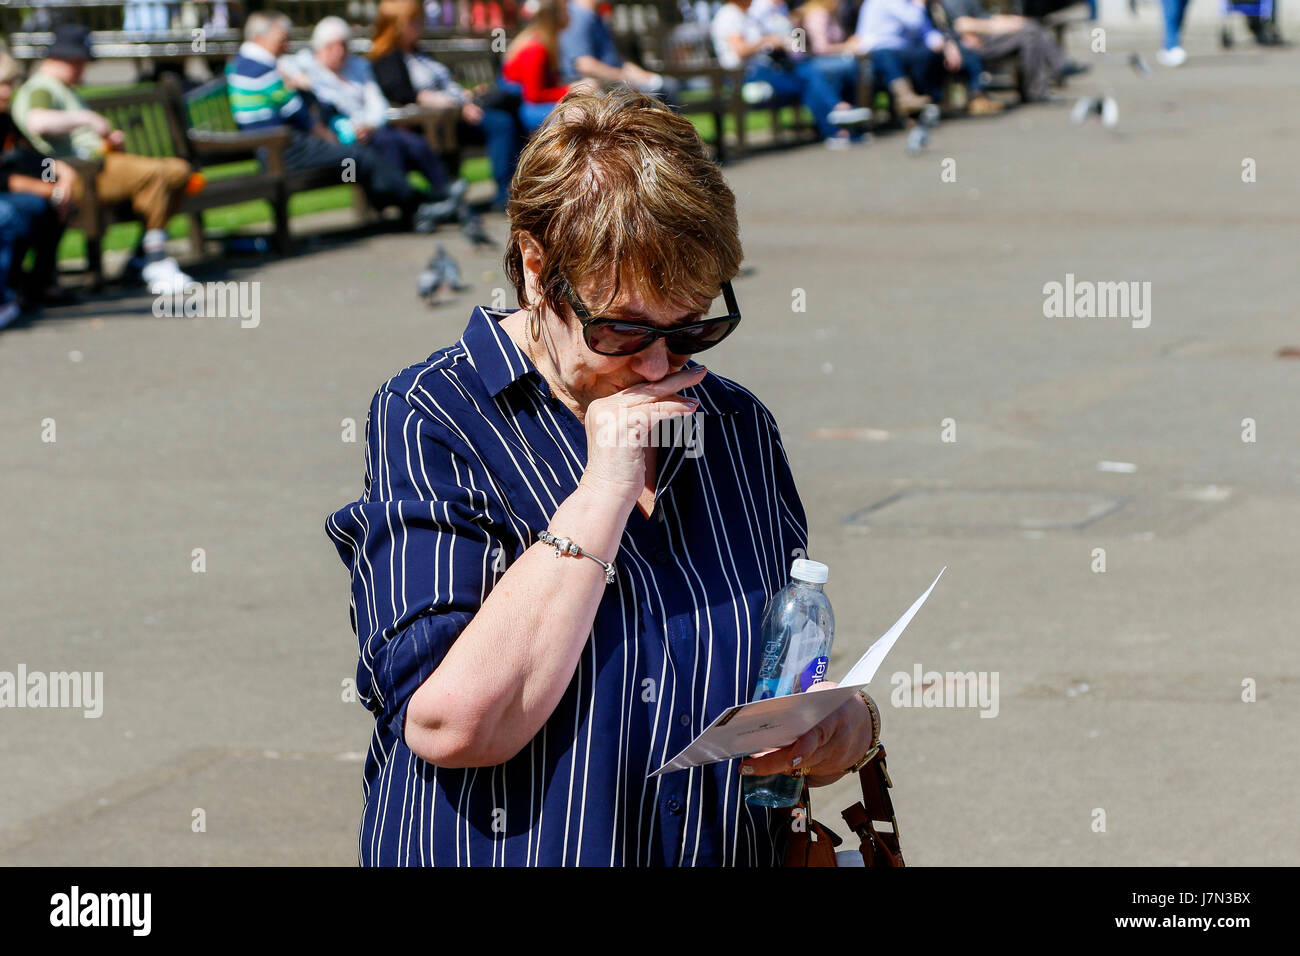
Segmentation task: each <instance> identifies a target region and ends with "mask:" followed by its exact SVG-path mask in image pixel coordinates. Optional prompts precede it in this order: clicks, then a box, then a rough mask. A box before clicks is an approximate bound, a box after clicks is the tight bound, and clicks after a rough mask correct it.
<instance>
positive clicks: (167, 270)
mask: <svg viewBox="0 0 1300 956" xmlns="http://www.w3.org/2000/svg"><path fill="white" fill-rule="evenodd" d="M140 274H141V276H143V277H144V281H145V284H146V285H147V286H149V291H150V292H151V293H152V294H154V295H168V294H174V293H177V292H184V291H185V287H186V286H187V285H189V284H190V283H192V282H193V281H194V280H193V279H191V278H190V277H189V276H187V275H186V274H185V273H184V272H181V267H180V266H179V265H177V264H176V260H175V259H172V258H171V257H170V256H169V257H168V258H166V259H158V260H157V261H155V262H146V263H145V266H144V268H143V269H141V270H140Z"/></svg>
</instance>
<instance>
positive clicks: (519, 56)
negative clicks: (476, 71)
mask: <svg viewBox="0 0 1300 956" xmlns="http://www.w3.org/2000/svg"><path fill="white" fill-rule="evenodd" d="M568 25H569V7H568V4H567V3H566V2H565V0H538V4H537V12H536V13H534V14H533V18H532V19H531V20H530V21H528V26H526V27H525V28H524V29H523V30H521V31H519V35H518V36H517V37H515V38H514V40H513V41H512V42H511V44H510V46H509V47H507V49H506V55H505V62H504V63H502V64H501V75H502V77H504V78H505V79H506V80H507V81H508V82H510V83H516V84H518V85H519V86H520V88H521V90H522V95H523V105H522V106H521V107H520V109H519V119H520V121H521V122H522V123H523V126H524V129H525V130H526V131H527V132H529V133H531V132H533V130H535V129H537V127H539V126H541V125H542V123H544V122H545V121H546V117H548V116H550V115H551V110H552V109H554V107H555V104H556V103H557V102H559V101H560V100H561V99H562V98H563V97H564V94H565V93H568V92H569V91H570V90H583V91H586V92H591V93H594V92H595V91H596V86H595V84H594V83H593V82H592V81H590V80H579V81H578V82H576V83H570V84H568V85H567V86H565V85H562V84H561V83H560V71H559V62H560V56H559V46H560V34H561V33H562V32H563V31H564V28H565V27H567V26H568Z"/></svg>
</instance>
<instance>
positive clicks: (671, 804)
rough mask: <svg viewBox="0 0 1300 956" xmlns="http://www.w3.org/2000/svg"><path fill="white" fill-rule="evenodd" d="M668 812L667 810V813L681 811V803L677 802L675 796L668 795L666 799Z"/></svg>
mask: <svg viewBox="0 0 1300 956" xmlns="http://www.w3.org/2000/svg"><path fill="white" fill-rule="evenodd" d="M668 812H669V813H681V812H682V805H681V804H680V803H678V802H677V798H676V797H670V798H669V800H668Z"/></svg>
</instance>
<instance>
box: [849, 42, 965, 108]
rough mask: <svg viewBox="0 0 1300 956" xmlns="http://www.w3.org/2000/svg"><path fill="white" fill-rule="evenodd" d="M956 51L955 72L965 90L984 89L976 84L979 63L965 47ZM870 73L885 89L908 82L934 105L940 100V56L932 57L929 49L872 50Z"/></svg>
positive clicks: (943, 77) (943, 70)
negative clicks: (957, 67) (958, 64)
mask: <svg viewBox="0 0 1300 956" xmlns="http://www.w3.org/2000/svg"><path fill="white" fill-rule="evenodd" d="M960 49H961V69H960V70H958V71H957V72H958V74H959V75H960V76H961V77H962V78H963V79H964V81H965V83H966V87H967V89H969V90H970V91H971V92H972V93H979V92H981V91H982V90H983V88H984V84H983V83H981V82H980V74H982V73H983V72H984V64H983V61H981V60H980V58H979V57H978V56H977V55H976V54H974V53H973V52H971V51H970V50H968V49H966V47H961V48H960ZM871 69H872V70H873V71H874V72H875V75H876V77H877V80H878V84H879V85H880V86H883V87H888V86H889V84H890V83H892V82H894V81H895V80H900V79H908V80H910V81H911V83H912V88H913V89H914V90H916V92H918V93H923V94H925V95H926V96H928V97H930V99H932V100H934V101H935V102H936V103H939V102H941V101H942V100H943V92H944V81H945V80H946V78H947V74H948V71H947V69H946V68H945V67H944V65H943V54H942V53H935V52H934V51H933V50H931V49H930V48H929V47H926V46H919V45H918V46H905V47H900V48H898V49H896V50H872V51H871Z"/></svg>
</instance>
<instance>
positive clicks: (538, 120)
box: [519, 102, 555, 133]
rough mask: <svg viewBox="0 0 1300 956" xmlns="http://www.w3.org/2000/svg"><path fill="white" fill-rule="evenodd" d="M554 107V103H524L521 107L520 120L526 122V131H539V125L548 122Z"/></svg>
mask: <svg viewBox="0 0 1300 956" xmlns="http://www.w3.org/2000/svg"><path fill="white" fill-rule="evenodd" d="M553 109H555V104H554V103H528V102H525V103H523V104H522V105H521V106H520V107H519V121H520V122H521V123H523V124H524V132H526V133H535V132H537V127H539V126H541V125H542V124H543V123H545V122H546V117H548V116H550V115H551V110H553Z"/></svg>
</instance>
